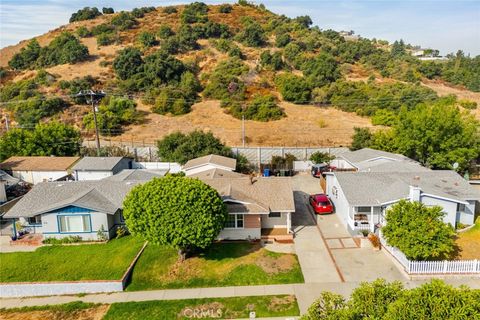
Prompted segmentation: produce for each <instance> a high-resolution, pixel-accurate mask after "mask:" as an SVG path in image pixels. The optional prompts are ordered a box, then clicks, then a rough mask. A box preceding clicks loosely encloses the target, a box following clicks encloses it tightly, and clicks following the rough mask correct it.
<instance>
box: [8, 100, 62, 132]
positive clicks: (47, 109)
mask: <svg viewBox="0 0 480 320" xmlns="http://www.w3.org/2000/svg"><path fill="white" fill-rule="evenodd" d="M67 107H68V103H67V102H66V101H64V100H63V99H61V98H51V99H42V98H31V99H29V100H27V101H25V102H20V103H18V104H17V105H14V115H15V120H16V121H17V122H18V123H19V124H20V125H22V126H27V127H28V126H32V125H34V124H37V123H38V122H39V121H40V120H41V119H43V118H46V117H51V116H53V115H55V114H57V113H59V112H61V111H63V110H64V109H66V108H67Z"/></svg>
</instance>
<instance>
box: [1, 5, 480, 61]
mask: <svg viewBox="0 0 480 320" xmlns="http://www.w3.org/2000/svg"><path fill="white" fill-rule="evenodd" d="M192 1H193V0H192ZM188 2H191V1H179V0H172V1H169V0H157V1H152V0H150V1H146V0H130V1H126V0H116V1H112V0H111V1H101V0H98V1H92V0H0V47H5V46H8V45H12V44H16V43H18V42H19V41H20V40H24V39H29V38H32V37H34V36H37V35H40V34H43V33H45V32H47V31H49V30H52V29H55V28H57V27H58V26H60V25H63V24H66V23H68V19H69V18H70V15H71V14H72V13H73V12H75V11H76V10H78V9H80V8H83V7H85V6H96V7H99V8H101V7H113V8H114V9H115V10H116V11H119V10H131V9H133V8H134V7H141V6H164V5H171V4H181V3H188ZM203 2H205V3H208V4H218V3H223V2H234V1H225V0H224V1H217V0H211V1H209V0H205V1H203ZM252 2H255V3H257V4H258V3H263V4H265V6H266V7H267V8H268V9H269V10H271V11H273V12H275V13H279V14H285V15H286V16H289V17H296V16H299V15H309V16H310V17H311V18H312V20H313V22H314V24H315V25H318V26H319V27H320V28H321V29H333V30H337V31H340V30H354V31H355V33H356V34H359V35H361V36H363V37H366V38H377V39H385V40H388V41H390V42H392V41H394V40H399V39H403V40H404V41H405V42H406V43H411V44H413V45H420V46H422V47H425V48H434V49H439V50H440V52H441V54H447V53H451V52H456V51H457V50H463V51H464V52H465V53H466V54H470V55H472V56H475V55H480V0H402V1H399V0H336V1H332V0H290V1H286V0H264V1H252Z"/></svg>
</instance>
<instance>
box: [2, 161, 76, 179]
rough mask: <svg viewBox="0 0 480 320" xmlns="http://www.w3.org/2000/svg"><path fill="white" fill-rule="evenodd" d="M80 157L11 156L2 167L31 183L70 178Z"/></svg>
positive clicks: (14, 175)
mask: <svg viewBox="0 0 480 320" xmlns="http://www.w3.org/2000/svg"><path fill="white" fill-rule="evenodd" d="M79 159H80V158H79V157H10V158H8V159H7V160H5V161H3V162H2V163H0V169H1V170H3V171H5V172H7V173H8V174H10V175H11V176H13V177H15V178H19V179H21V180H23V181H25V182H28V183H31V184H37V183H40V182H44V181H58V180H65V179H68V178H69V176H70V173H71V170H70V169H71V167H72V166H73V165H74V163H76V162H77V161H78V160H79Z"/></svg>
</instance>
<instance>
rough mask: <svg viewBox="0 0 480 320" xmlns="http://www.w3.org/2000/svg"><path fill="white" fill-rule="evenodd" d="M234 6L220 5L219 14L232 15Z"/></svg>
mask: <svg viewBox="0 0 480 320" xmlns="http://www.w3.org/2000/svg"><path fill="white" fill-rule="evenodd" d="M232 9H233V8H232V6H231V5H229V4H222V5H220V7H219V8H218V12H220V13H230V12H232Z"/></svg>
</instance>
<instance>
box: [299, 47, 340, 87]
mask: <svg viewBox="0 0 480 320" xmlns="http://www.w3.org/2000/svg"><path fill="white" fill-rule="evenodd" d="M338 65H339V64H338V62H337V61H336V60H335V58H334V57H333V56H332V55H330V54H328V53H325V52H322V53H320V54H319V55H317V56H316V57H315V59H308V60H306V61H305V63H304V64H303V65H302V71H303V74H304V75H305V77H306V78H307V80H308V82H309V83H310V84H311V86H312V87H322V86H324V85H327V84H329V83H331V82H334V81H335V80H337V79H338V78H340V70H339V68H338Z"/></svg>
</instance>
